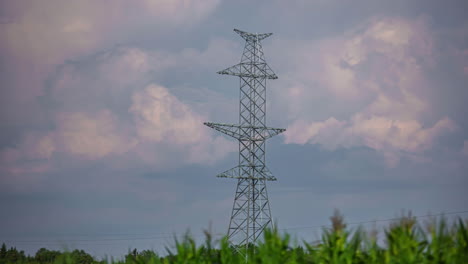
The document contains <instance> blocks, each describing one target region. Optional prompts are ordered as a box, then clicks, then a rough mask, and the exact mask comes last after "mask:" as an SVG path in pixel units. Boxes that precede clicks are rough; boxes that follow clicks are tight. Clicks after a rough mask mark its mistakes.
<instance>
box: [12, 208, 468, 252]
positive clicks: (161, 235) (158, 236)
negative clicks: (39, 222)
mask: <svg viewBox="0 0 468 264" xmlns="http://www.w3.org/2000/svg"><path fill="white" fill-rule="evenodd" d="M466 213H468V210H465V211H453V212H441V213H437V214H426V215H418V216H412V217H413V218H415V219H418V218H426V217H438V216H446V215H455V214H466ZM400 219H401V217H393V218H387V219H377V220H366V221H358V222H350V223H346V224H347V225H362V224H372V223H377V222H390V221H398V220H400ZM327 227H330V225H315V226H298V227H287V228H280V230H300V229H312V228H327ZM224 235H225V234H219V233H218V234H212V236H213V237H217V238H220V237H222V236H224ZM204 236H205V234H199V235H190V237H192V238H199V237H204ZM177 238H178V236H177V235H176V234H173V235H171V236H169V234H168V233H158V234H154V236H145V237H133V238H129V237H126V238H100V239H69V240H60V239H57V240H56V241H52V240H50V239H49V240H41V239H37V240H4V241H3V242H14V243H16V244H51V245H52V244H54V245H57V244H65V243H78V244H79V243H80V242H81V243H85V242H86V244H88V243H90V242H112V241H141V240H161V239H177Z"/></svg>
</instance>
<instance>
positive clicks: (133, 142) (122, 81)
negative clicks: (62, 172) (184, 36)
mask: <svg viewBox="0 0 468 264" xmlns="http://www.w3.org/2000/svg"><path fill="white" fill-rule="evenodd" d="M216 43H218V44H216ZM223 43H224V42H219V41H214V42H212V43H211V44H209V45H208V48H207V49H206V50H204V51H197V50H190V51H189V52H187V51H183V52H181V53H168V52H163V51H156V50H145V49H141V48H135V47H124V46H119V47H115V48H113V49H110V50H107V51H104V52H99V53H96V54H95V55H94V56H89V57H86V58H84V59H81V60H74V61H69V62H67V63H65V64H63V65H61V66H59V67H57V70H56V72H55V73H54V74H53V75H52V76H51V77H50V80H49V82H48V87H47V89H46V92H45V95H44V96H43V97H42V98H41V100H42V101H43V109H42V111H44V113H47V122H48V124H50V126H49V128H47V129H44V128H43V129H41V130H32V131H30V132H29V133H27V134H26V135H25V136H23V137H22V138H21V139H20V141H19V143H18V144H17V145H16V146H13V147H9V148H7V149H3V150H2V151H0V154H1V160H0V163H1V164H0V165H2V168H3V169H4V172H5V173H6V175H10V177H13V178H14V177H17V176H14V175H20V174H30V175H33V174H37V173H46V172H50V171H51V170H53V169H54V168H55V167H57V164H56V162H57V158H58V157H60V159H61V160H62V161H63V160H64V159H65V160H66V159H72V160H82V161H84V162H86V161H99V162H102V163H106V164H108V166H114V165H115V162H114V161H115V160H126V162H127V164H126V165H125V164H123V163H122V162H119V164H118V166H119V167H122V166H123V167H125V166H129V167H135V166H139V165H143V166H147V167H150V168H153V169H161V168H165V167H168V166H184V165H187V164H212V163H214V162H216V161H218V160H220V159H222V158H224V157H225V156H226V155H227V154H228V153H229V152H232V151H233V150H234V149H235V147H234V144H233V142H231V141H228V140H227V139H225V138H224V137H222V136H215V135H214V133H213V131H211V130H210V129H209V128H207V127H205V126H203V122H204V121H207V120H210V113H212V112H213V111H212V110H213V109H215V108H217V107H218V105H217V103H216V101H215V100H213V105H210V102H205V101H206V100H205V99H204V98H205V97H209V98H213V97H219V96H220V95H219V94H217V93H215V92H213V91H211V90H209V89H207V88H203V87H202V88H195V87H181V88H177V89H174V88H168V87H166V86H163V85H161V84H159V83H158V82H157V80H158V79H159V78H160V76H164V75H166V74H168V72H169V71H170V70H171V69H174V68H175V67H178V68H179V69H183V68H184V67H190V65H192V64H191V63H192V61H197V60H198V59H200V58H205V57H213V56H214V57H215V54H216V53H219V52H223V51H224V50H225V49H224V48H222V47H221V46H223V45H224V44H223ZM225 44H226V43H225ZM227 45H230V44H229V43H227ZM173 90H177V91H178V95H175V94H174V93H173ZM194 94H196V95H197V96H195V97H194V96H191V95H194ZM179 96H182V97H179ZM192 100H195V101H193V102H192ZM200 103H203V107H201V106H200ZM124 157H132V158H129V159H125V158H124ZM175 157H177V158H175ZM112 164H114V165H112ZM18 179H19V178H18ZM12 182H16V181H12Z"/></svg>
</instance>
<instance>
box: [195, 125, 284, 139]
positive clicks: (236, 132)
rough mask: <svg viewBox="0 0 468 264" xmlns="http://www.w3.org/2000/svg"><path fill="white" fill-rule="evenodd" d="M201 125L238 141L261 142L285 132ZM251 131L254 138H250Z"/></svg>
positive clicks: (280, 129)
mask: <svg viewBox="0 0 468 264" xmlns="http://www.w3.org/2000/svg"><path fill="white" fill-rule="evenodd" d="M203 124H204V125H205V126H208V127H211V128H213V129H214V130H217V131H219V132H221V133H223V134H226V135H228V136H230V137H233V138H235V139H238V140H251V141H263V140H266V139H268V138H271V137H274V136H276V135H278V134H281V133H283V132H284V131H286V129H284V128H273V127H266V126H241V125H235V124H220V123H210V122H205V123H203ZM251 130H253V132H254V133H252V134H253V135H254V136H251V133H249V131H251Z"/></svg>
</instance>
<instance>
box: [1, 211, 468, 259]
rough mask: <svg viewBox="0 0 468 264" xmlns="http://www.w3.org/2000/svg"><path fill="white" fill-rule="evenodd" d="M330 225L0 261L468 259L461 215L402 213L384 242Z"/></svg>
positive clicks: (9, 254) (337, 219) (7, 253)
mask: <svg viewBox="0 0 468 264" xmlns="http://www.w3.org/2000/svg"><path fill="white" fill-rule="evenodd" d="M330 220H331V223H332V224H331V228H329V229H324V230H323V235H322V237H321V239H320V240H319V241H318V242H315V243H307V242H304V247H302V246H299V245H295V246H291V237H290V235H288V234H280V233H279V232H278V229H277V228H276V227H275V228H273V229H272V230H265V232H264V233H263V238H262V240H261V241H260V242H259V243H258V244H257V245H248V246H245V245H244V246H239V247H233V246H232V245H230V244H229V243H228V240H227V238H226V237H224V238H222V239H221V240H219V241H213V239H212V236H211V233H210V232H207V231H205V236H206V239H205V243H203V244H202V245H197V244H196V243H195V240H194V239H193V238H192V237H191V236H190V235H189V234H188V233H187V234H185V235H184V236H183V237H182V238H181V239H177V238H175V239H174V249H173V250H170V249H167V251H168V255H167V256H165V257H161V256H159V255H158V254H156V253H155V252H153V251H151V250H144V251H141V252H139V251H138V250H137V249H134V250H132V251H129V253H128V254H127V255H126V256H125V258H124V259H122V260H118V261H114V260H112V261H107V260H102V261H97V260H96V259H94V258H93V257H92V256H91V255H89V254H88V253H86V252H85V251H83V250H74V251H71V252H65V253H62V252H59V251H54V250H48V249H45V248H41V249H39V250H38V251H37V253H36V254H35V256H34V257H30V256H25V254H24V252H23V251H18V250H17V249H16V248H10V249H8V248H7V246H6V245H5V244H3V245H2V247H1V248H0V264H9V263H25V264H26V263H34V264H49V263H51V264H98V263H99V264H107V263H115V264H143V263H149V264H191V263H201V264H208V263H217V264H236V263H250V264H253V263H263V264H274V263H281V264H283V263H285V264H298V263H306V264H351V263H358V264H364V263H365V264H377V263H378V264H411V263H421V264H443V263H446V264H466V263H468V228H467V222H464V221H463V220H462V219H459V220H458V221H457V222H456V223H454V224H453V225H451V226H449V225H448V224H447V221H445V220H444V219H443V218H441V219H440V220H438V221H437V219H432V220H431V221H430V222H429V223H427V224H426V226H425V229H424V228H422V227H421V226H420V225H419V224H418V223H417V221H416V218H415V217H412V216H411V214H408V215H403V216H402V217H401V218H399V220H398V221H395V222H393V223H391V224H390V225H389V227H388V228H387V229H385V232H384V239H385V244H384V245H379V243H378V239H377V237H378V236H377V233H376V232H370V233H367V232H365V231H364V230H363V229H362V228H357V229H355V230H350V229H348V228H347V226H346V223H345V221H344V218H343V216H342V215H341V214H340V213H339V212H338V211H335V213H334V215H333V216H332V217H331V218H330ZM465 221H466V220H465Z"/></svg>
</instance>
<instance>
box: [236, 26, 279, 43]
mask: <svg viewBox="0 0 468 264" xmlns="http://www.w3.org/2000/svg"><path fill="white" fill-rule="evenodd" d="M234 32H236V33H237V34H239V35H240V36H241V37H242V38H243V39H245V40H246V41H260V40H262V39H266V38H268V37H269V36H271V35H273V33H261V34H256V33H255V34H254V33H249V32H245V31H242V30H239V29H234Z"/></svg>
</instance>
